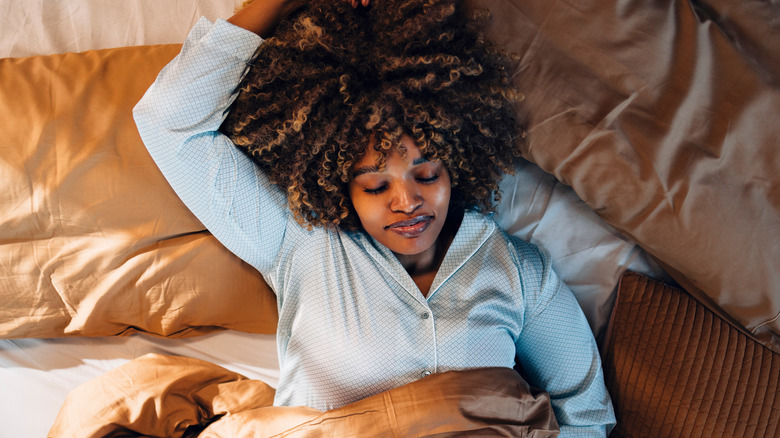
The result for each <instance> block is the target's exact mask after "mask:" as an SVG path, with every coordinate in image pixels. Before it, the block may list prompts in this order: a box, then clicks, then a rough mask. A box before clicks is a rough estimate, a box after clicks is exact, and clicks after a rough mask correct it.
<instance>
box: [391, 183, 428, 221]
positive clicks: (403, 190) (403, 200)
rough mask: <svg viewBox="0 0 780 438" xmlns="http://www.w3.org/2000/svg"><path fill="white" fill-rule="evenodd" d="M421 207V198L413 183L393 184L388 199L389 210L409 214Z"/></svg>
mask: <svg viewBox="0 0 780 438" xmlns="http://www.w3.org/2000/svg"><path fill="white" fill-rule="evenodd" d="M421 205H422V196H420V192H419V191H418V190H417V187H416V185H415V184H413V183H408V182H404V183H399V184H395V187H394V188H393V189H392V193H391V197H390V210H392V211H394V212H399V213H405V214H411V213H413V212H414V211H415V210H417V209H418V208H420V206H421Z"/></svg>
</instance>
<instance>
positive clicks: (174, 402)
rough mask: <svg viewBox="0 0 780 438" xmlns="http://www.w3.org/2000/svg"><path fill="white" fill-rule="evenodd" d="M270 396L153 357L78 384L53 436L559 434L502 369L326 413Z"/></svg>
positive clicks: (238, 381) (538, 399) (174, 359)
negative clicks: (282, 403)
mask: <svg viewBox="0 0 780 438" xmlns="http://www.w3.org/2000/svg"><path fill="white" fill-rule="evenodd" d="M273 397H274V389H273V388H271V387H270V386H268V385H267V384H265V383H263V382H261V381H257V380H249V379H246V378H245V377H243V376H241V375H240V374H237V373H234V372H231V371H228V370H226V369H224V368H222V367H219V366H217V365H214V364H211V363H209V362H205V361H201V360H197V359H190V358H185V357H178V356H164V355H159V354H149V355H146V356H143V357H141V358H138V359H136V360H134V361H131V362H129V363H127V364H125V365H123V366H121V367H118V368H116V369H114V370H113V371H111V372H109V373H107V374H105V375H103V376H101V377H99V378H97V379H95V380H92V381H90V382H87V383H86V384H84V385H82V386H80V387H79V388H77V389H76V390H74V391H73V392H72V393H71V394H70V395H69V397H68V399H67V400H66V402H65V405H64V406H63V408H62V409H61V410H60V413H59V415H58V416H57V419H56V421H55V424H54V426H53V427H52V429H51V431H50V432H49V437H78V438H85V437H105V436H111V437H131V436H132V437H135V436H160V437H162V436H164V437H193V436H199V437H238V436H253V437H271V436H274V437H311V436H338V437H358V436H360V437H366V436H393V437H419V436H513V437H549V436H557V435H558V425H557V422H556V420H555V417H554V415H553V412H552V408H551V407H550V400H549V396H548V395H547V394H546V393H543V392H536V391H534V390H532V388H530V387H529V385H528V384H527V383H526V382H525V381H524V380H523V379H522V378H521V377H520V376H519V375H518V374H517V372H515V371H514V370H512V369H508V368H484V369H477V370H467V371H450V372H446V373H440V374H433V375H431V376H428V377H426V378H424V379H421V380H418V381H416V382H413V383H410V384H408V385H404V386H402V387H399V388H395V389H392V390H389V391H386V392H382V393H380V394H377V395H375V396H372V397H368V398H366V399H363V400H360V401H358V402H355V403H352V404H350V405H347V406H344V407H342V408H339V409H333V410H330V411H327V412H321V411H318V410H315V409H311V408H306V407H276V406H272V403H273Z"/></svg>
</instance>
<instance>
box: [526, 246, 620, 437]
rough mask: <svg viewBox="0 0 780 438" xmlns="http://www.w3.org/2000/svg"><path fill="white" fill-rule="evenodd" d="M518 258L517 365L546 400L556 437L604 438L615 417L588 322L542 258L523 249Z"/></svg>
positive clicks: (533, 251) (544, 258) (571, 295)
mask: <svg viewBox="0 0 780 438" xmlns="http://www.w3.org/2000/svg"><path fill="white" fill-rule="evenodd" d="M516 246H517V245H516ZM518 254H519V258H520V266H521V274H522V277H523V286H524V287H523V288H524V291H523V295H524V300H525V302H526V308H525V317H524V322H523V328H522V331H521V333H520V336H519V337H518V339H517V341H516V344H515V347H516V349H517V358H518V363H519V364H520V366H521V368H522V369H523V372H524V373H525V375H526V377H527V379H528V381H529V383H530V384H532V385H534V386H536V387H539V388H542V389H544V390H546V391H547V392H548V393H549V394H550V399H551V403H552V406H553V411H554V412H555V416H556V418H557V420H558V423H559V424H560V426H561V435H560V436H561V437H606V436H607V434H608V433H609V432H610V430H611V429H612V427H613V426H614V424H615V414H614V411H613V408H612V402H611V400H610V397H609V393H608V392H607V389H606V386H605V384H604V375H603V371H602V368H601V358H600V356H599V351H598V348H597V346H596V341H595V339H594V338H593V333H592V332H591V330H590V326H589V325H588V321H587V320H586V319H585V315H584V314H583V313H582V310H581V309H580V307H579V304H578V303H577V300H576V299H575V298H574V294H572V293H571V291H570V290H569V288H568V287H567V286H566V285H565V284H564V283H563V281H561V280H560V279H559V278H558V276H557V274H556V273H555V272H554V271H553V269H552V267H551V265H550V261H549V257H548V256H547V255H546V254H545V253H543V252H541V251H539V250H538V249H536V248H535V247H533V246H532V245H529V244H523V245H522V246H520V247H519V248H518Z"/></svg>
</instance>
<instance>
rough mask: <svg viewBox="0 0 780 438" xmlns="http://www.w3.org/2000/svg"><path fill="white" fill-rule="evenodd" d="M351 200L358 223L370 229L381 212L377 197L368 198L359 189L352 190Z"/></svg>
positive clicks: (350, 192)
mask: <svg viewBox="0 0 780 438" xmlns="http://www.w3.org/2000/svg"><path fill="white" fill-rule="evenodd" d="M349 198H350V201H351V202H352V207H353V208H354V209H355V213H357V216H358V217H357V219H358V222H360V224H361V225H362V226H363V228H366V229H369V228H370V227H371V224H372V223H374V222H375V221H376V217H377V215H378V214H379V213H380V212H381V208H380V205H379V201H378V199H377V197H375V196H366V195H365V194H364V193H362V192H361V191H360V190H359V189H356V190H352V189H351V188H350V191H349Z"/></svg>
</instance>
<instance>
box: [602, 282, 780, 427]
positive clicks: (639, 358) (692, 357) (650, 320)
mask: <svg viewBox="0 0 780 438" xmlns="http://www.w3.org/2000/svg"><path fill="white" fill-rule="evenodd" d="M604 373H605V378H606V382H607V388H608V389H609V392H610V394H611V395H612V401H613V403H614V405H615V413H616V415H617V420H618V424H617V427H616V428H615V431H614V432H613V436H619V437H678V438H679V437H710V438H711V437H729V438H731V437H770V436H780V435H779V434H780V355H778V354H776V353H774V352H772V351H771V350H769V349H768V348H766V347H764V346H763V345H762V344H760V343H758V342H756V341H754V340H752V339H751V338H749V337H748V336H747V335H745V334H744V333H743V332H741V331H740V330H738V329H736V328H735V327H733V326H732V325H730V324H729V323H727V322H725V321H724V320H722V319H720V318H719V317H717V316H716V315H715V314H714V313H712V312H711V311H709V310H708V309H707V308H706V307H705V306H703V305H702V304H700V303H699V302H697V301H696V300H694V299H693V298H692V297H691V296H690V295H688V294H687V293H685V292H683V291H681V290H679V289H676V288H674V287H671V286H668V285H665V284H662V283H659V282H656V281H654V280H651V279H649V278H647V277H643V276H641V275H638V274H635V273H627V274H625V275H624V276H623V277H622V279H621V281H620V285H619V289H618V298H617V302H616V304H615V309H614V313H613V316H612V320H611V321H610V328H609V334H608V339H607V343H606V345H605V351H604Z"/></svg>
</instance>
